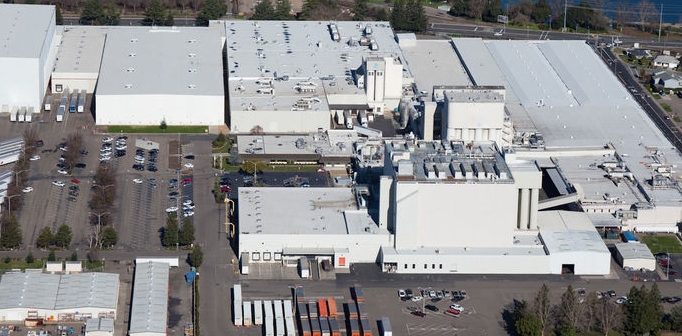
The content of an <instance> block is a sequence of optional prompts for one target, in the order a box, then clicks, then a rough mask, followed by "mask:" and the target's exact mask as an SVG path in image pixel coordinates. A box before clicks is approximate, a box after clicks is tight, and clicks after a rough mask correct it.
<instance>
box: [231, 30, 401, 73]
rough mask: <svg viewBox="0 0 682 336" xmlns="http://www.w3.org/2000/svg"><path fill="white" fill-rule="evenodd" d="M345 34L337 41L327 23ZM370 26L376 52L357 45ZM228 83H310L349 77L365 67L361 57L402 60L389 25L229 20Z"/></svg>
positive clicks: (341, 33)
mask: <svg viewBox="0 0 682 336" xmlns="http://www.w3.org/2000/svg"><path fill="white" fill-rule="evenodd" d="M331 23H334V24H336V26H337V27H338V31H339V33H340V35H341V39H340V41H338V42H337V41H334V40H333V39H332V37H331V34H330V29H329V24H331ZM365 27H371V29H372V34H371V37H370V36H367V37H368V38H371V39H373V40H375V41H376V43H377V45H378V50H376V51H373V50H370V48H369V46H363V45H360V44H359V41H360V40H361V39H362V38H364V37H365V34H364V29H365ZM225 31H226V34H227V55H228V62H227V63H228V64H227V67H228V70H229V76H230V79H233V78H235V79H238V78H251V79H256V78H260V77H272V76H275V74H276V75H277V76H284V75H287V76H289V77H291V78H298V79H307V78H311V77H313V78H320V77H327V76H336V77H346V76H350V75H351V71H354V70H356V69H357V68H358V67H359V66H360V65H361V64H362V58H363V57H369V56H380V57H384V56H391V57H397V58H400V59H402V54H401V51H400V48H399V47H398V43H397V42H396V41H395V38H394V36H393V30H392V29H391V27H390V25H389V23H388V22H353V21H340V22H331V21H245V20H231V21H225Z"/></svg>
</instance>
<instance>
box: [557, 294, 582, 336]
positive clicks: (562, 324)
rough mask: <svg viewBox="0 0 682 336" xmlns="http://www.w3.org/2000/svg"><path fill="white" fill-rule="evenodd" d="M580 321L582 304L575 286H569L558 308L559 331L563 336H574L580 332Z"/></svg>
mask: <svg viewBox="0 0 682 336" xmlns="http://www.w3.org/2000/svg"><path fill="white" fill-rule="evenodd" d="M579 319H580V304H579V303H578V298H577V297H576V295H575V291H574V290H573V286H571V285H568V288H566V291H565V292H564V294H562V295H561V303H559V306H558V307H557V327H558V328H557V329H559V331H560V334H561V335H572V334H575V333H576V331H577V330H578V323H579Z"/></svg>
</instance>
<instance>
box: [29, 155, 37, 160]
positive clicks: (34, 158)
mask: <svg viewBox="0 0 682 336" xmlns="http://www.w3.org/2000/svg"><path fill="white" fill-rule="evenodd" d="M38 160H40V155H33V156H31V158H30V159H29V161H38Z"/></svg>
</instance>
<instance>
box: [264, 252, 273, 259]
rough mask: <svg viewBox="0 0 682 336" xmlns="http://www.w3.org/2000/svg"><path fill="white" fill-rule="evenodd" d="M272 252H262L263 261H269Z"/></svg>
mask: <svg viewBox="0 0 682 336" xmlns="http://www.w3.org/2000/svg"><path fill="white" fill-rule="evenodd" d="M271 257H272V254H271V253H270V252H263V261H270V258H271Z"/></svg>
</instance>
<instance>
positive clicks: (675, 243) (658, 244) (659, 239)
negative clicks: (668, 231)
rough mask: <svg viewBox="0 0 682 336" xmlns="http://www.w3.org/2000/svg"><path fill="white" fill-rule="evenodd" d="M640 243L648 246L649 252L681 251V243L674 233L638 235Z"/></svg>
mask: <svg viewBox="0 0 682 336" xmlns="http://www.w3.org/2000/svg"><path fill="white" fill-rule="evenodd" d="M639 238H640V239H641V240H642V243H644V244H646V246H648V247H649V249H650V250H651V252H653V253H659V252H670V253H682V245H681V244H680V241H679V240H678V239H677V237H675V236H674V235H655V236H649V235H645V236H640V237H639Z"/></svg>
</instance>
